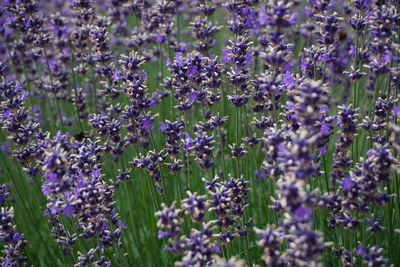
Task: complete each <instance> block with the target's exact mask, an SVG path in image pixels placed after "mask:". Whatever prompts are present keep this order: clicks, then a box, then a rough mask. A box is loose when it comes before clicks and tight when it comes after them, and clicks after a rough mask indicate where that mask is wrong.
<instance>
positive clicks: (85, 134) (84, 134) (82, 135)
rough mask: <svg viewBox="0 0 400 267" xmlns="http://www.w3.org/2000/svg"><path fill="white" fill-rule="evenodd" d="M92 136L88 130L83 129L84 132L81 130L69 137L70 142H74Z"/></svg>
mask: <svg viewBox="0 0 400 267" xmlns="http://www.w3.org/2000/svg"><path fill="white" fill-rule="evenodd" d="M89 137H90V136H89V133H88V132H86V131H82V132H80V133H77V134H75V135H74V136H71V137H70V138H69V142H70V143H72V142H73V141H75V140H76V141H78V142H81V141H83V140H84V139H86V138H89Z"/></svg>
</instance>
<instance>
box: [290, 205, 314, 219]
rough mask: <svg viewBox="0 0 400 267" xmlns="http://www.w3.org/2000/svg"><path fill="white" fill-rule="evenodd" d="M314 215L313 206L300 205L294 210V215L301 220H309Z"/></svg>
mask: <svg viewBox="0 0 400 267" xmlns="http://www.w3.org/2000/svg"><path fill="white" fill-rule="evenodd" d="M311 215H312V208H310V207H303V206H300V207H298V208H297V209H296V210H295V211H294V216H296V218H297V219H299V220H300V221H305V220H308V218H310V217H311Z"/></svg>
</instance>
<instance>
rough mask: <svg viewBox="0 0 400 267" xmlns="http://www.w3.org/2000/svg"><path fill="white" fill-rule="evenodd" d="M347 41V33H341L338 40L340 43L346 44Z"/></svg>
mask: <svg viewBox="0 0 400 267" xmlns="http://www.w3.org/2000/svg"><path fill="white" fill-rule="evenodd" d="M346 39H347V33H346V32H345V31H340V32H339V33H338V37H337V40H338V41H339V42H344V41H346Z"/></svg>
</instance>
